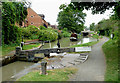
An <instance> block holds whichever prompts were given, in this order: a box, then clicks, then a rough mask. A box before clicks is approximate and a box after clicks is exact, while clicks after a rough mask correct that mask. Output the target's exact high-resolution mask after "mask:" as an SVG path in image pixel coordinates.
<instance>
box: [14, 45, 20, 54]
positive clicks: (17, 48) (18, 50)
mask: <svg viewBox="0 0 120 83" xmlns="http://www.w3.org/2000/svg"><path fill="white" fill-rule="evenodd" d="M20 51H21V47H16V53H15V54H16V55H19V54H20Z"/></svg>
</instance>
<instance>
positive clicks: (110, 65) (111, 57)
mask: <svg viewBox="0 0 120 83" xmlns="http://www.w3.org/2000/svg"><path fill="white" fill-rule="evenodd" d="M102 49H103V51H104V53H105V57H106V64H107V69H106V73H105V81H118V71H119V70H118V47H117V43H116V42H115V40H109V41H108V42H106V43H105V44H104V45H103V46H102Z"/></svg>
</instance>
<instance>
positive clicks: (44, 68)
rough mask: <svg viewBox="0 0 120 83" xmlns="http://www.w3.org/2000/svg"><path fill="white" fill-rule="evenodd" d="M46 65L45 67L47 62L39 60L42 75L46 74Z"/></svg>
mask: <svg viewBox="0 0 120 83" xmlns="http://www.w3.org/2000/svg"><path fill="white" fill-rule="evenodd" d="M46 67H47V62H45V61H42V62H41V70H42V75H46Z"/></svg>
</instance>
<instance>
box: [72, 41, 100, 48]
mask: <svg viewBox="0 0 120 83" xmlns="http://www.w3.org/2000/svg"><path fill="white" fill-rule="evenodd" d="M98 42H99V41H93V42H89V43H84V44H78V45H73V46H70V47H82V46H92V45H94V44H96V43H98Z"/></svg>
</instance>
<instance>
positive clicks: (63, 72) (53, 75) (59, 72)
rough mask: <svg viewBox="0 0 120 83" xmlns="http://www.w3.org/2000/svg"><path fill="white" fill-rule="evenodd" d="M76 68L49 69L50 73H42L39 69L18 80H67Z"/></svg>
mask: <svg viewBox="0 0 120 83" xmlns="http://www.w3.org/2000/svg"><path fill="white" fill-rule="evenodd" d="M76 71H77V69H76V68H64V69H54V70H48V71H47V73H48V75H41V74H40V72H39V71H34V72H30V73H28V74H27V75H25V76H23V77H21V78H20V79H18V81H67V80H68V79H69V76H70V75H72V74H74V73H76Z"/></svg>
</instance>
